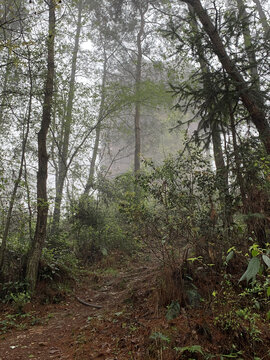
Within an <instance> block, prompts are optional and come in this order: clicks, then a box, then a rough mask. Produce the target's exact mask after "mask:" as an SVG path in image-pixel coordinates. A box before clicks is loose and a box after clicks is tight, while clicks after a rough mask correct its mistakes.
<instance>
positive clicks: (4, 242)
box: [0, 48, 33, 272]
mask: <svg viewBox="0 0 270 360" xmlns="http://www.w3.org/2000/svg"><path fill="white" fill-rule="evenodd" d="M30 62H31V55H30V51H29V48H28V75H29V81H30V91H29V92H30V93H29V103H28V112H27V118H26V119H25V122H24V125H23V127H24V128H23V141H22V153H21V160H20V167H19V173H18V176H17V179H16V180H15V183H14V188H13V191H12V194H11V199H10V202H9V208H8V212H7V217H6V222H5V227H4V233H3V237H2V244H1V249H0V270H1V272H2V271H3V265H4V258H5V252H6V246H7V238H8V233H9V227H10V222H11V218H12V211H13V206H14V202H15V200H16V195H17V190H18V187H19V185H20V181H21V178H22V174H23V165H24V158H25V151H26V145H27V141H28V135H29V130H30V120H31V112H32V99H33V81H32V69H31V63H30Z"/></svg>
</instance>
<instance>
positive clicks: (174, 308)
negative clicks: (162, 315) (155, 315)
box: [166, 301, 180, 321]
mask: <svg viewBox="0 0 270 360" xmlns="http://www.w3.org/2000/svg"><path fill="white" fill-rule="evenodd" d="M179 314H180V304H179V302H178V301H172V302H171V304H170V305H168V306H167V312H166V319H167V320H168V321H170V320H173V319H175V318H176V317H177V316H179Z"/></svg>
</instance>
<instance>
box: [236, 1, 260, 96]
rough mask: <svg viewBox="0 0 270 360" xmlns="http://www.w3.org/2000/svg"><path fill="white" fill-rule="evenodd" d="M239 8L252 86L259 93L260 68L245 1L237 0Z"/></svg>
mask: <svg viewBox="0 0 270 360" xmlns="http://www.w3.org/2000/svg"><path fill="white" fill-rule="evenodd" d="M237 6H238V11H239V17H240V20H241V24H242V29H243V36H244V44H245V51H246V54H247V57H248V61H249V64H250V75H251V79H252V83H253V84H252V85H253V86H254V87H255V89H256V90H257V91H260V82H259V74H258V67H257V59H256V54H255V50H254V45H253V43H252V36H251V31H250V27H249V17H248V13H247V12H246V8H245V4H244V2H243V0H237Z"/></svg>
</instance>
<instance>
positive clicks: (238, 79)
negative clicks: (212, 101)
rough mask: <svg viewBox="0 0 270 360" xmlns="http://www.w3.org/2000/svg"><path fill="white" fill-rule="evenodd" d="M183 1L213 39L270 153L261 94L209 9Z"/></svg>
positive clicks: (269, 128) (194, 0)
mask: <svg viewBox="0 0 270 360" xmlns="http://www.w3.org/2000/svg"><path fill="white" fill-rule="evenodd" d="M181 1H182V2H185V3H187V4H190V5H191V6H192V7H193V9H194V11H195V13H196V15H197V16H198V18H199V19H200V22H201V23H202V26H203V28H204V31H205V32H206V33H207V35H208V36H209V38H210V40H211V43H212V47H213V51H214V52H215V54H216V55H217V56H218V58H219V61H220V63H221V64H222V66H223V68H224V69H225V71H226V72H227V74H228V75H229V77H230V79H231V80H232V81H233V83H234V86H235V88H236V89H237V90H238V92H239V96H240V98H241V100H242V102H243V104H244V106H245V108H246V109H247V111H248V113H249V115H250V118H251V120H252V122H253V124H254V125H255V127H256V129H257V131H258V133H259V137H260V139H261V141H262V143H263V144H264V146H265V149H266V152H267V154H270V126H269V123H268V121H267V118H266V114H265V110H264V106H263V102H262V101H261V98H262V97H261V94H259V92H258V91H255V90H254V89H253V88H252V87H250V86H249V84H248V83H247V81H246V80H245V79H244V77H243V76H242V74H241V73H240V71H239V69H238V68H237V67H236V66H235V64H234V62H233V61H232V60H231V58H230V57H229V55H228V54H227V51H226V49H225V47H224V44H223V42H222V40H221V37H220V36H219V34H218V32H217V29H216V27H215V26H214V24H213V23H212V21H211V19H210V17H209V15H208V14H207V11H206V10H205V9H204V8H203V7H202V4H201V2H200V0H181Z"/></svg>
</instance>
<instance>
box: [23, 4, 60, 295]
mask: <svg viewBox="0 0 270 360" xmlns="http://www.w3.org/2000/svg"><path fill="white" fill-rule="evenodd" d="M48 7H49V31H48V39H47V49H48V56H47V74H46V81H45V89H44V90H45V96H44V102H43V111H42V120H41V128H40V130H39V133H38V173H37V222H36V230H35V235H34V239H33V241H32V243H31V247H30V250H29V253H28V258H27V268H26V280H27V281H28V283H29V286H30V290H32V291H33V290H34V289H35V286H36V282H37V277H38V269H39V262H40V258H41V254H42V250H43V247H44V244H45V240H46V233H47V218H48V209H49V204H48V197H47V176H48V154H47V144H46V140H47V134H48V129H49V126H50V122H51V110H52V101H53V87H54V72H55V63H54V43H55V8H56V1H55V0H50V1H49V2H48Z"/></svg>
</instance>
